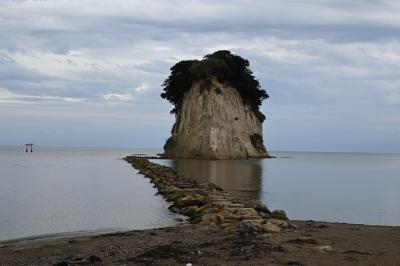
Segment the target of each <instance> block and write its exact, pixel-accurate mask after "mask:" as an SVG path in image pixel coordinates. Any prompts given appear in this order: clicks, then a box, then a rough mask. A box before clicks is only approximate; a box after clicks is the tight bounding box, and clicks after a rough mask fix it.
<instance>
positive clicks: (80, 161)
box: [0, 146, 177, 240]
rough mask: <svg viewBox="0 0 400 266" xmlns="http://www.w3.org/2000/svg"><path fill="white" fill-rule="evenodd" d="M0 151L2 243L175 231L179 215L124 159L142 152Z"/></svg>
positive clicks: (89, 150) (69, 149) (10, 148)
mask: <svg viewBox="0 0 400 266" xmlns="http://www.w3.org/2000/svg"><path fill="white" fill-rule="evenodd" d="M33 149H34V151H33V152H32V153H30V152H28V153H26V152H25V146H23V147H22V146H21V147H4V146H0V240H6V239H15V238H23V237H28V236H35V235H43V234H55V233H64V232H76V231H85V232H86V231H94V230H96V231H102V232H108V231H114V230H127V229H145V228H155V227H164V226H173V225H176V224H177V222H176V221H175V220H174V219H175V218H177V215H175V214H173V213H170V212H169V211H168V209H167V208H168V204H167V202H165V201H164V199H163V198H162V197H161V196H155V193H156V192H157V190H156V189H155V188H153V187H152V185H151V184H150V183H149V180H148V179H146V178H143V176H141V175H138V174H137V171H136V170H135V169H134V168H133V167H132V166H131V165H130V164H128V163H126V162H125V161H123V160H122V159H121V158H123V157H125V156H126V155H129V154H131V153H143V152H145V153H150V154H151V153H152V152H153V151H152V150H145V151H143V150H140V149H103V148H55V147H40V146H39V147H37V146H33Z"/></svg>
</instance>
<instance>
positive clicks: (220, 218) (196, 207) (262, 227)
mask: <svg viewBox="0 0 400 266" xmlns="http://www.w3.org/2000/svg"><path fill="white" fill-rule="evenodd" d="M125 160H126V161H127V162H129V163H130V164H132V166H133V167H134V168H136V169H137V170H139V174H143V175H144V176H145V177H147V178H149V179H150V182H151V183H153V184H154V186H155V187H156V188H157V189H158V191H159V194H161V195H163V196H164V197H165V198H166V200H167V201H170V202H172V205H171V206H170V207H169V209H170V210H171V211H173V212H176V213H179V214H183V215H186V216H189V218H190V221H191V223H201V224H204V225H211V226H218V227H221V228H223V229H224V230H225V231H227V232H234V231H235V230H236V229H237V228H239V227H251V228H254V230H257V231H259V232H260V233H271V232H279V231H281V230H282V229H286V230H287V229H296V228H297V227H296V225H295V224H293V223H290V222H288V221H287V220H288V219H287V217H286V214H285V212H284V211H282V210H275V211H272V212H271V211H270V210H269V209H268V208H267V207H266V206H265V205H264V204H262V203H260V202H257V201H251V200H244V199H240V198H235V197H232V196H231V195H230V194H229V193H227V192H224V191H223V190H222V189H221V188H219V187H217V186H216V185H214V184H212V183H198V182H197V181H196V180H194V179H193V178H191V177H190V176H183V175H178V174H177V173H175V171H173V170H172V169H171V168H170V167H167V166H163V165H159V164H156V163H153V162H150V161H149V160H148V159H147V158H144V157H138V156H128V157H126V158H125Z"/></svg>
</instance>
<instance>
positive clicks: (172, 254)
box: [0, 221, 400, 265]
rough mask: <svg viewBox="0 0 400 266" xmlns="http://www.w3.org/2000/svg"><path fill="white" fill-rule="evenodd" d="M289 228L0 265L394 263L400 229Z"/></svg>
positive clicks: (59, 252) (202, 234)
mask: <svg viewBox="0 0 400 266" xmlns="http://www.w3.org/2000/svg"><path fill="white" fill-rule="evenodd" d="M292 222H293V223H294V224H296V225H297V226H298V228H297V229H286V230H283V231H282V232H279V233H272V234H257V233H254V232H252V231H251V230H242V231H240V230H238V231H236V232H234V233H229V234H228V233H227V232H226V231H224V230H222V229H221V228H219V227H214V226H207V225H200V224H196V225H181V226H176V227H170V228H161V229H151V230H140V231H129V232H120V233H110V234H100V235H95V236H93V235H90V236H72V237H64V238H58V239H41V240H36V241H28V242H26V241H25V242H14V243H8V244H3V245H1V244H0V265H54V264H56V265H57V264H58V265H185V264H186V263H192V264H193V265H399V264H400V227H390V226H366V225H354V224H339V223H325V222H314V221H292Z"/></svg>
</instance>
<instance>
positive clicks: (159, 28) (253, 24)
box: [0, 0, 400, 152]
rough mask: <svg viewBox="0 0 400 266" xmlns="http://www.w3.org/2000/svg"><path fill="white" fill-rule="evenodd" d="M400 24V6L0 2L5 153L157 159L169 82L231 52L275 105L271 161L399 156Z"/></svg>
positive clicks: (0, 125) (267, 126)
mask: <svg viewBox="0 0 400 266" xmlns="http://www.w3.org/2000/svg"><path fill="white" fill-rule="evenodd" d="M216 2H217V3H216ZM399 14H400V2H399V1H396V0H392V1H390V0H382V1H379V0H370V1H368V0H363V1H361V0H351V1H348V0H336V1H335V0H332V1H329V0H318V1H317V0H315V1H313V0H308V1H306V0H304V1H302V0H287V1H282V0H277V1H247V0H243V1H241V0H236V1H215V0H213V1H200V0H198V1H190V0H183V1H180V0H174V1H161V0H160V1H128V0H126V1H122V0H112V1H111V0H109V1H105V0H60V1H58V0H52V1H39V0H37V1H33V0H31V1H10V0H1V1H0V144H6V145H13V144H17V145H19V144H23V143H25V142H33V143H37V144H39V145H67V146H69V145H75V146H118V147H155V148H158V147H162V145H163V144H164V142H165V139H166V138H167V137H168V136H169V131H170V129H171V127H172V124H173V122H174V117H173V116H172V115H170V113H169V111H170V110H171V109H172V106H171V105H169V103H168V102H166V101H165V100H163V99H161V98H160V93H161V91H162V87H161V84H162V82H163V80H164V79H165V78H167V77H168V75H169V68H170V67H171V66H172V65H174V64H175V63H176V62H178V61H180V60H183V59H200V58H201V57H202V56H204V55H205V54H208V53H211V52H214V51H216V50H220V49H229V50H231V51H232V52H234V53H236V54H239V55H240V56H242V57H245V58H247V59H249V61H250V64H251V68H252V70H253V71H254V73H255V76H256V77H257V78H258V79H259V81H260V83H261V85H262V87H263V88H265V89H266V90H267V91H268V93H269V95H270V99H268V100H266V101H265V102H264V104H263V106H262V111H263V113H264V114H266V116H267V120H266V121H265V123H264V141H265V144H266V146H267V149H269V150H316V151H360V152H364V151H367V152H400V15H399Z"/></svg>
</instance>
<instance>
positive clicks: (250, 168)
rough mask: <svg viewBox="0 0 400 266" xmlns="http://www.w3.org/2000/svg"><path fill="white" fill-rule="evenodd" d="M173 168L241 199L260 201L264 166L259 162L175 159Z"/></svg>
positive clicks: (172, 162) (172, 164)
mask: <svg viewBox="0 0 400 266" xmlns="http://www.w3.org/2000/svg"><path fill="white" fill-rule="evenodd" d="M170 163H171V166H172V168H174V169H175V171H177V172H178V173H180V174H186V175H190V176H192V177H193V178H195V179H196V180H198V181H199V182H211V183H214V184H216V185H217V186H219V187H222V188H224V189H225V190H227V191H229V192H230V193H231V194H233V195H235V196H239V197H245V198H251V199H258V198H259V197H260V192H261V187H262V184H261V182H262V179H261V174H262V164H261V163H260V161H259V160H235V161H230V160H219V161H207V160H191V159H173V160H171V162H170Z"/></svg>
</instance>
